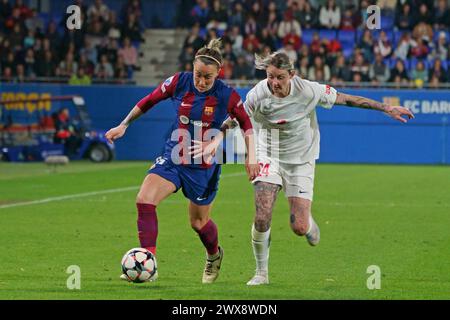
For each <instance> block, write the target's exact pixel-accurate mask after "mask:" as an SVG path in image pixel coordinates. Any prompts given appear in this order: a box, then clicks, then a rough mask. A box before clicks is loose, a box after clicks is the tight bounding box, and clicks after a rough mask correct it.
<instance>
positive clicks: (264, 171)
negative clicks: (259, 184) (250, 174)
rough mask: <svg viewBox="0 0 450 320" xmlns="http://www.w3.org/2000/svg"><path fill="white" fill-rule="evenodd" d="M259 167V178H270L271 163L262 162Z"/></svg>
mask: <svg viewBox="0 0 450 320" xmlns="http://www.w3.org/2000/svg"><path fill="white" fill-rule="evenodd" d="M259 167H260V170H259V175H258V176H259V177H262V176H263V175H264V176H266V177H267V176H268V175H269V167H270V163H262V162H260V163H259Z"/></svg>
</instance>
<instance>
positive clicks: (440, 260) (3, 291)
mask: <svg viewBox="0 0 450 320" xmlns="http://www.w3.org/2000/svg"><path fill="white" fill-rule="evenodd" d="M148 167H149V163H145V162H113V163H109V164H91V163H88V162H73V163H70V164H69V165H67V166H65V167H60V168H58V170H57V172H56V173H55V172H51V171H50V170H49V169H48V168H47V167H46V166H45V165H44V164H40V163H39V164H9V163H0V226H1V227H0V243H1V246H0V257H1V262H0V299H450V272H449V271H450V167H443V166H387V165H379V166H378V165H329V164H320V165H318V166H317V169H316V181H315V189H314V190H315V195H314V204H313V214H314V216H315V219H316V221H317V222H318V224H319V226H320V228H321V233H322V239H321V243H320V245H319V246H318V247H314V248H313V247H310V246H309V245H308V244H307V242H306V240H305V239H304V238H300V237H297V236H296V235H295V234H294V233H293V232H292V231H291V230H290V227H289V212H288V205H287V201H286V199H285V197H284V195H283V194H282V193H280V195H279V197H278V201H277V204H276V207H275V209H274V215H273V223H272V245H271V252H270V264H269V270H270V281H271V283H270V285H268V286H261V287H247V286H246V285H245V283H246V282H247V281H248V280H249V279H250V277H251V276H252V275H253V272H254V268H255V264H254V259H253V254H252V249H251V244H250V229H251V224H252V220H253V215H254V204H253V190H252V187H251V185H250V184H249V183H248V181H247V178H246V176H245V175H244V168H243V166H241V165H225V166H224V167H223V171H222V178H221V182H220V189H219V193H218V196H217V198H216V201H215V203H214V207H213V212H212V217H213V219H214V221H215V222H216V224H217V225H218V228H219V241H220V243H221V245H222V246H223V248H224V250H225V257H224V261H223V265H222V270H221V274H220V277H219V278H218V280H217V282H216V283H214V284H212V285H202V284H201V275H202V270H203V266H204V259H205V251H204V249H203V246H202V244H201V242H200V240H199V239H198V236H197V235H196V233H195V232H194V231H193V230H192V229H191V228H190V225H189V220H188V214H187V200H186V199H184V198H183V196H182V194H181V192H179V193H177V194H175V195H172V196H171V197H170V198H168V199H167V200H166V201H165V202H163V203H162V204H161V205H160V206H159V207H158V218H159V238H158V267H159V279H158V281H156V282H155V283H146V284H130V283H126V282H123V281H120V280H119V275H120V273H121V270H120V260H121V258H122V255H123V254H124V253H125V252H126V251H127V250H128V249H130V248H132V247H136V246H138V239H137V231H136V210H135V203H134V202H135V196H136V193H137V190H138V189H137V188H138V186H139V185H140V183H141V181H142V179H143V178H144V175H145V173H146V170H147V168H148ZM123 188H128V189H123ZM91 192H92V193H91ZM85 193H89V194H87V195H86V194H85ZM80 194H81V195H80ZM67 195H69V196H70V197H68V198H65V199H64V198H60V197H63V196H67ZM71 195H78V196H76V197H72V196H71ZM30 201H34V202H31V203H28V204H26V205H18V206H14V207H11V206H9V207H8V205H11V204H14V203H16V204H19V203H27V202H30ZM71 265H77V266H79V267H80V269H81V289H80V290H69V289H68V288H67V286H66V281H67V278H68V277H69V276H70V274H67V273H66V270H67V268H68V267H69V266H71ZM371 265H376V266H379V267H380V270H381V288H380V289H378V290H369V289H368V288H367V285H366V284H367V279H368V278H369V277H370V276H371V274H369V273H367V268H368V267H369V266H371Z"/></svg>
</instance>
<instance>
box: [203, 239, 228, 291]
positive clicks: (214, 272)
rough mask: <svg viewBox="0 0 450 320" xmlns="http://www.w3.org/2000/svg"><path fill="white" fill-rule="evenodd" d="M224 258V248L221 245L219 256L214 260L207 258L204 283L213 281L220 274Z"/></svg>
mask: <svg viewBox="0 0 450 320" xmlns="http://www.w3.org/2000/svg"><path fill="white" fill-rule="evenodd" d="M222 259H223V249H222V248H221V247H219V256H218V257H217V258H216V259H214V260H209V259H206V264H205V270H204V271H203V278H202V283H213V282H214V281H216V279H217V277H218V276H219V271H220V265H221V264H222Z"/></svg>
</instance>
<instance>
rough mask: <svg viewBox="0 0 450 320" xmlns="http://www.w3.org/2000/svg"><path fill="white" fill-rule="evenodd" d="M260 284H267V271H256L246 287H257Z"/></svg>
mask: <svg viewBox="0 0 450 320" xmlns="http://www.w3.org/2000/svg"><path fill="white" fill-rule="evenodd" d="M261 284H269V274H268V272H267V271H256V274H255V275H254V277H253V278H251V279H250V281H249V282H247V285H248V286H259V285H261Z"/></svg>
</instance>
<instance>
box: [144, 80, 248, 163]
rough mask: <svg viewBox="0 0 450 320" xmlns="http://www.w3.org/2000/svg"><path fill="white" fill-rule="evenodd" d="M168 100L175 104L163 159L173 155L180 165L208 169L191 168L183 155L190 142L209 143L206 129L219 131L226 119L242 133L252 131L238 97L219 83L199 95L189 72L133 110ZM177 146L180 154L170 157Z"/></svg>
mask: <svg viewBox="0 0 450 320" xmlns="http://www.w3.org/2000/svg"><path fill="white" fill-rule="evenodd" d="M168 98H170V99H172V101H173V103H174V104H175V107H176V111H177V117H176V119H174V123H173V125H172V135H171V137H169V138H168V139H167V141H166V145H165V151H164V155H165V156H166V157H167V156H168V157H170V156H171V155H172V156H173V154H175V153H176V154H178V155H179V156H180V158H181V161H180V162H181V163H182V164H186V165H190V166H201V167H208V165H206V164H205V163H201V164H194V160H193V159H192V158H189V157H188V156H187V155H186V153H187V152H183V151H185V150H187V149H186V148H187V147H188V146H190V145H191V140H200V141H206V140H210V139H211V137H210V136H209V135H210V134H211V133H212V131H210V130H209V129H216V130H220V127H221V125H222V123H223V121H224V120H225V119H226V118H227V117H228V116H230V117H231V118H233V119H236V120H237V121H238V122H239V125H240V127H241V129H243V130H244V132H247V130H250V129H252V124H251V121H250V118H249V117H248V115H247V113H246V112H245V109H244V106H243V103H242V100H241V97H240V96H239V94H238V93H237V92H236V91H235V90H234V89H233V88H231V87H230V86H228V85H227V84H225V83H224V82H223V81H221V80H218V79H216V80H215V82H214V84H213V86H212V88H211V89H210V90H208V91H206V92H199V91H198V90H197V89H196V88H195V86H194V78H193V74H192V72H180V73H176V74H175V75H173V76H172V77H170V78H168V79H167V80H166V81H164V82H163V83H161V84H160V85H159V86H158V87H157V88H156V89H155V90H154V91H153V92H152V93H150V94H149V95H148V96H146V97H144V98H143V99H142V100H140V101H139V102H138V103H137V106H138V107H139V108H140V109H141V110H142V111H143V112H146V111H148V110H149V109H150V108H152V107H153V106H154V105H155V104H157V103H158V102H160V101H162V100H165V99H168ZM177 145H178V147H177V148H179V147H180V145H181V146H183V147H182V148H181V151H180V152H175V153H173V152H172V150H173V148H175V147H176V146H177Z"/></svg>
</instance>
